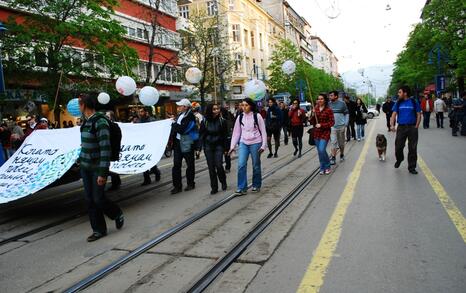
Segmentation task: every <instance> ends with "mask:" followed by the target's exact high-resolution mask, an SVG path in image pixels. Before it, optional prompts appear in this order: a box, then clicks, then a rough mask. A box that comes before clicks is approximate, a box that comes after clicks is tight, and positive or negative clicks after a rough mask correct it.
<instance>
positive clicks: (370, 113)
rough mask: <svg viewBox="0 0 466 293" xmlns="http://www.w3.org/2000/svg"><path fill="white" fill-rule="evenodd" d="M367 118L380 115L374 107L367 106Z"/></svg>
mask: <svg viewBox="0 0 466 293" xmlns="http://www.w3.org/2000/svg"><path fill="white" fill-rule="evenodd" d="M367 112H368V113H367V118H369V119H374V117H377V116H379V115H380V113H379V111H377V110H376V109H375V108H369V109H367Z"/></svg>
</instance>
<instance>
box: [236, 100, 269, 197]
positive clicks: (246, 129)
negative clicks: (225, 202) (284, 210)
mask: <svg viewBox="0 0 466 293" xmlns="http://www.w3.org/2000/svg"><path fill="white" fill-rule="evenodd" d="M242 109H243V111H242V113H241V114H239V115H238V118H236V122H235V126H234V128H233V135H232V138H231V144H230V151H229V154H231V153H232V152H234V151H235V148H236V145H237V144H239V148H238V186H237V190H236V195H245V194H246V193H247V189H248V176H247V163H248V158H249V155H251V159H252V192H259V191H260V188H261V186H262V171H261V161H260V155H261V154H262V153H263V152H264V151H265V149H266V148H267V136H266V135H267V133H266V130H265V123H264V119H263V118H262V116H261V115H260V114H258V113H257V107H256V104H255V103H254V101H253V100H251V99H250V98H246V99H244V100H243V102H242Z"/></svg>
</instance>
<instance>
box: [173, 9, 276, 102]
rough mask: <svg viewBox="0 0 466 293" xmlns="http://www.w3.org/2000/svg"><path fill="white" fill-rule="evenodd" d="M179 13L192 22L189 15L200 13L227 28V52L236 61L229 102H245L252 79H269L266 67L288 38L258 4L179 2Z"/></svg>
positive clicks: (229, 87)
mask: <svg viewBox="0 0 466 293" xmlns="http://www.w3.org/2000/svg"><path fill="white" fill-rule="evenodd" d="M178 9H179V16H180V18H186V19H189V15H190V13H191V12H192V11H194V10H197V11H205V12H206V14H207V15H209V16H212V17H217V16H218V17H220V18H221V19H222V23H223V24H224V26H225V27H226V28H227V29H226V30H225V33H227V34H228V37H227V38H226V39H227V40H228V49H229V51H230V52H232V54H233V56H232V59H233V60H234V69H233V75H232V82H231V84H230V85H229V86H228V88H227V90H228V92H229V95H228V97H229V99H231V100H239V99H242V98H245V96H244V94H243V92H244V84H245V83H246V82H247V81H248V80H249V79H252V78H257V79H261V80H267V79H268V76H269V72H268V71H267V67H268V66H269V64H270V59H271V56H272V52H273V50H274V46H275V45H276V44H278V42H279V41H280V40H281V39H283V38H284V37H285V30H284V27H283V25H282V24H281V23H279V22H278V21H277V20H275V19H274V18H273V17H272V16H271V15H270V14H269V13H267V11H265V9H264V8H262V7H261V6H260V5H259V3H258V1H255V0H217V1H204V0H193V1H179V2H178Z"/></svg>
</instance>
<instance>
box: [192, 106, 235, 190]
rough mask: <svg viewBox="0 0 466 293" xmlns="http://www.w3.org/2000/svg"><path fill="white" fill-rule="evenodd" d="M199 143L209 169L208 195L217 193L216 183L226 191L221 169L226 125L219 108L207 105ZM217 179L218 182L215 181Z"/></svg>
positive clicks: (226, 140) (224, 148)
mask: <svg viewBox="0 0 466 293" xmlns="http://www.w3.org/2000/svg"><path fill="white" fill-rule="evenodd" d="M199 134H200V142H201V144H202V146H203V148H204V154H205V157H206V160H207V166H208V167H209V176H210V187H211V189H212V190H211V191H210V194H216V193H217V192H218V181H220V183H221V184H222V190H227V181H226V176H225V170H224V169H223V155H224V154H225V153H226V152H227V150H228V148H229V147H230V146H229V145H228V142H229V141H228V125H227V121H226V120H225V119H224V118H222V117H221V115H220V106H219V105H217V104H209V105H207V108H206V111H205V116H204V119H203V120H202V121H201V126H200V130H199ZM217 178H218V180H217Z"/></svg>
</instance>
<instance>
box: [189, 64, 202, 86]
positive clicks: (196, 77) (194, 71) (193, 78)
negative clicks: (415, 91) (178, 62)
mask: <svg viewBox="0 0 466 293" xmlns="http://www.w3.org/2000/svg"><path fill="white" fill-rule="evenodd" d="M185 77H186V80H187V81H188V82H190V83H198V82H200V81H201V79H202V71H201V70H200V69H199V68H197V67H191V68H188V70H186V73H185Z"/></svg>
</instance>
